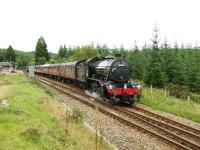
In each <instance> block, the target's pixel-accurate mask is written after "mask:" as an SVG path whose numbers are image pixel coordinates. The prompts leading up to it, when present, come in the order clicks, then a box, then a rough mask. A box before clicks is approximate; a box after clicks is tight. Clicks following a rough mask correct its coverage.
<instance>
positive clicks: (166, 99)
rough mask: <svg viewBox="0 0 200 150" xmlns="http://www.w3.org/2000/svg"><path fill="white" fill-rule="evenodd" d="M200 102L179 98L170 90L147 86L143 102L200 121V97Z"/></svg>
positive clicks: (154, 107)
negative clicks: (171, 94)
mask: <svg viewBox="0 0 200 150" xmlns="http://www.w3.org/2000/svg"><path fill="white" fill-rule="evenodd" d="M198 98H199V97H198ZM197 102H198V103H196V102H194V101H192V100H190V99H188V100H185V99H177V98H175V97H173V96H169V93H168V91H165V90H161V89H156V88H153V89H152V90H151V88H148V87H145V89H144V91H143V93H142V100H141V103H142V104H145V105H147V106H149V107H151V108H153V109H157V110H161V111H164V112H169V113H172V114H174V115H176V116H180V117H183V118H186V119H189V120H193V121H195V122H198V123H200V99H199V100H198V101H197Z"/></svg>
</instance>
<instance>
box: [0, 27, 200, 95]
mask: <svg viewBox="0 0 200 150" xmlns="http://www.w3.org/2000/svg"><path fill="white" fill-rule="evenodd" d="M153 31H154V32H153V33H154V34H153V37H152V40H151V41H152V42H151V43H152V44H151V45H147V44H145V45H144V46H143V47H142V48H140V49H139V48H138V46H137V44H136V43H135V46H134V47H133V48H131V49H125V48H124V47H123V46H121V47H120V48H109V47H108V46H107V45H106V44H104V45H100V44H97V45H95V46H94V44H89V45H84V46H76V47H72V46H68V47H67V46H66V45H61V46H60V48H59V49H58V54H57V55H53V54H50V53H48V49H47V44H46V42H45V40H44V38H43V37H40V38H39V39H38V41H37V44H36V49H35V52H32V53H30V52H29V53H25V52H24V53H23V52H21V53H19V52H17V51H14V50H13V48H12V47H11V46H9V48H8V49H7V50H4V51H3V52H4V54H3V53H2V51H0V61H2V60H7V61H9V60H10V59H11V60H12V61H16V63H17V66H18V67H19V68H20V67H21V68H22V67H25V66H27V65H30V64H45V63H50V64H53V63H64V62H68V61H74V60H81V59H88V58H91V57H99V56H107V55H114V54H116V53H121V54H122V55H123V57H124V58H125V59H126V60H127V61H128V62H129V63H130V64H131V67H132V78H133V79H138V80H141V81H144V83H145V84H147V85H153V86H154V87H158V88H163V87H166V85H169V84H175V85H180V86H185V87H187V88H188V89H189V90H191V91H197V92H200V47H198V46H195V47H191V46H190V47H184V46H183V45H181V46H179V45H178V44H177V43H176V42H175V44H174V46H173V47H171V46H170V45H169V44H168V42H167V39H165V41H164V42H163V43H159V40H158V39H159V38H158V28H157V27H156V26H155V28H154V30H153ZM15 52H16V53H17V54H18V55H17V57H16V56H15V55H16V54H15ZM2 54H3V55H2Z"/></svg>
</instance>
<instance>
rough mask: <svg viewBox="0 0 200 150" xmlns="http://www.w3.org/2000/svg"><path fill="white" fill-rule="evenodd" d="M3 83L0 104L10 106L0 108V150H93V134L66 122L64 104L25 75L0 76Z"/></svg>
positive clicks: (0, 86)
mask: <svg viewBox="0 0 200 150" xmlns="http://www.w3.org/2000/svg"><path fill="white" fill-rule="evenodd" d="M5 80H6V81H9V82H5V83H6V84H2V85H0V100H1V99H8V101H9V106H8V107H7V108H3V107H2V106H0V149H3V150H10V149H33V150H37V149H70V150H71V149H73V150H78V149H83V150H85V149H95V136H94V134H92V133H91V132H90V131H89V130H88V129H87V128H85V127H84V126H83V125H82V124H80V123H79V124H76V123H73V122H67V121H66V119H65V118H66V110H65V108H64V106H63V104H62V103H60V102H58V101H56V100H55V96H53V95H52V93H49V91H48V90H47V89H45V88H43V87H42V86H40V85H38V84H35V83H34V82H33V81H32V80H30V79H29V78H27V77H25V76H24V75H5V76H3V75H0V83H1V82H3V81H5ZM66 124H67V125H66ZM66 129H67V130H68V133H66V132H65V131H66ZM98 148H99V149H110V148H108V146H107V145H105V144H101V145H100V144H99V145H98Z"/></svg>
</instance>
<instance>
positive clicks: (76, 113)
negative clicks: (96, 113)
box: [72, 107, 84, 123]
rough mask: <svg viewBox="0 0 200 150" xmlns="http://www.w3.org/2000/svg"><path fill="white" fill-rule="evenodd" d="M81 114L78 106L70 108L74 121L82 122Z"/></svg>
mask: <svg viewBox="0 0 200 150" xmlns="http://www.w3.org/2000/svg"><path fill="white" fill-rule="evenodd" d="M83 116H84V115H83V112H82V111H81V110H80V109H79V108H78V107H75V108H74V109H73V110H72V120H73V121H75V122H76V123H80V122H83Z"/></svg>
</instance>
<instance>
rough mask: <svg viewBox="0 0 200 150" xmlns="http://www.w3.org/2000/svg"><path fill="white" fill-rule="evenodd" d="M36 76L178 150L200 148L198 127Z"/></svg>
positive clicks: (198, 149)
mask: <svg viewBox="0 0 200 150" xmlns="http://www.w3.org/2000/svg"><path fill="white" fill-rule="evenodd" d="M37 79H38V80H39V81H41V82H43V83H45V84H48V85H49V86H51V87H54V88H56V89H57V90H59V91H61V92H63V93H65V94H67V95H68V96H70V97H72V98H74V99H76V100H79V101H81V102H82V103H84V104H86V105H88V106H90V107H92V108H96V107H98V110H99V111H101V112H102V113H104V114H107V115H109V116H111V117H112V118H115V119H117V120H119V121H121V122H123V123H124V124H126V125H128V126H130V127H133V128H137V129H139V130H140V131H142V132H145V133H148V134H151V135H153V136H155V137H157V138H159V139H162V140H164V141H165V142H167V143H169V144H171V145H173V146H175V147H176V148H178V149H186V150H189V149H195V150H200V130H198V129H195V128H192V127H190V126H187V125H184V124H182V123H179V122H177V121H174V120H171V119H169V118H166V117H163V116H161V115H159V114H157V113H154V112H151V111H149V110H146V109H143V108H140V107H134V108H132V107H120V106H114V107H113V106H112V105H109V104H108V103H105V102H104V101H93V100H91V99H95V98H94V97H91V96H89V95H87V94H86V93H85V92H84V91H83V90H80V89H78V88H77V87H75V86H68V85H66V84H63V83H61V82H58V81H55V80H51V79H47V78H45V77H41V76H37Z"/></svg>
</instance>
